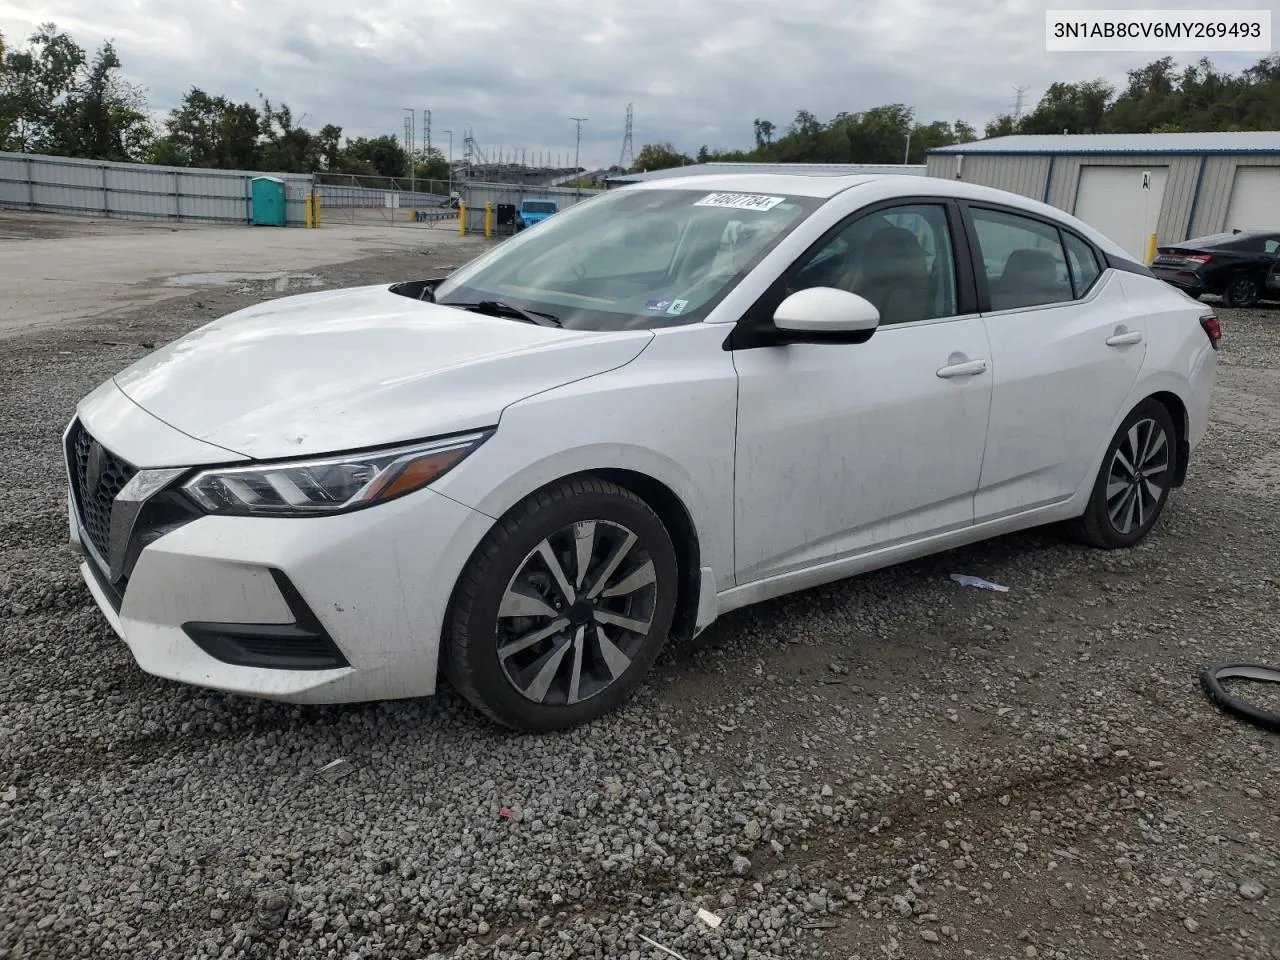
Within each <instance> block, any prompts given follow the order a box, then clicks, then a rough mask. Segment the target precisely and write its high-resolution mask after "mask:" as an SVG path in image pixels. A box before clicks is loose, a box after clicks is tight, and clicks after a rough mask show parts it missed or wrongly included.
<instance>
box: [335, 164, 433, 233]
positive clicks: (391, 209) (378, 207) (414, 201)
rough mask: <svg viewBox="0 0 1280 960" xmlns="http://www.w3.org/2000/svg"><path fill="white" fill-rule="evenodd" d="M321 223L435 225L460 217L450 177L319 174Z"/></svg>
mask: <svg viewBox="0 0 1280 960" xmlns="http://www.w3.org/2000/svg"><path fill="white" fill-rule="evenodd" d="M316 179H317V181H318V182H317V184H316V185H315V188H314V189H315V191H316V193H317V194H318V195H319V197H320V223H321V225H323V224H324V223H326V222H328V223H335V222H336V223H383V224H393V225H403V226H431V225H434V224H438V223H442V222H444V221H448V220H453V221H456V220H457V216H458V211H457V210H456V209H455V208H454V207H453V206H452V204H451V202H450V197H449V194H450V184H449V182H448V181H446V180H416V181H414V180H410V179H409V178H403V179H397V178H392V177H365V176H357V175H349V174H319V175H318V176H317V177H316Z"/></svg>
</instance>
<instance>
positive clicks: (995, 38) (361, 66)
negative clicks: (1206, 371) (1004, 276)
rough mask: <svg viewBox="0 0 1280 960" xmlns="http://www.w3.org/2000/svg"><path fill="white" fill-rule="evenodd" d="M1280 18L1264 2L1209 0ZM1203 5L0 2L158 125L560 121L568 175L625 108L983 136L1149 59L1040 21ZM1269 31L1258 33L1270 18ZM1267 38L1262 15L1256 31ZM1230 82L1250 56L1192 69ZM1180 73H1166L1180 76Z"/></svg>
mask: <svg viewBox="0 0 1280 960" xmlns="http://www.w3.org/2000/svg"><path fill="white" fill-rule="evenodd" d="M1216 5H1217V6H1226V5H1229V6H1231V7H1232V8H1237V9H1240V8H1258V9H1271V10H1273V11H1274V10H1276V9H1280V2H1275V0H1273V2H1269V3H1268V2H1264V0H1231V2H1230V3H1229V4H1226V3H1223V0H1217V4H1216ZM1214 6H1215V3H1212V2H1210V0H1199V2H1197V0H1190V2H1184V0H1159V2H1152V3H1134V2H1125V0H1106V2H1101V3H1099V2H1094V0H1065V2H1045V0H643V2H641V0H573V2H571V0H361V2H359V3H355V2H351V0H0V32H3V33H4V34H5V35H6V37H7V38H8V39H9V41H10V43H14V42H16V41H19V40H21V38H23V37H25V36H26V35H28V34H30V33H31V31H32V30H33V29H34V28H35V27H36V25H37V24H38V23H41V22H47V21H53V22H54V23H56V24H57V25H58V26H59V27H61V28H62V29H64V30H66V31H68V32H69V33H71V34H72V35H73V36H74V37H75V38H76V40H77V41H78V42H79V43H80V44H81V45H82V46H84V47H86V48H90V49H92V48H93V47H96V46H97V45H98V44H99V43H101V42H102V41H103V40H105V39H107V38H111V39H114V41H115V43H116V47H117V50H118V52H119V54H120V56H121V59H122V60H123V61H124V66H125V70H126V73H127V75H128V76H129V78H130V79H131V80H133V81H134V82H136V83H139V84H141V85H143V86H144V87H145V88H146V89H147V91H148V95H149V99H150V102H151V105H152V107H153V108H155V109H158V110H161V111H165V110H167V109H168V108H169V107H171V106H173V105H174V104H175V103H176V102H177V101H178V99H179V98H180V97H181V96H182V93H183V92H184V91H185V90H186V89H187V88H188V87H190V86H191V85H193V84H194V85H196V86H200V87H202V88H203V89H205V90H206V91H207V92H210V93H221V94H224V95H226V96H229V97H232V98H234V99H236V100H251V101H256V100H257V95H256V91H257V90H262V91H263V92H264V93H265V94H266V95H267V96H268V97H270V98H271V99H272V100H273V101H275V102H280V101H283V102H286V103H288V104H289V106H290V107H291V108H292V109H293V112H294V117H295V120H296V119H298V118H305V119H304V121H303V125H305V126H307V127H310V128H313V129H314V128H317V127H319V126H321V125H322V124H324V123H335V124H338V125H339V126H341V127H342V128H343V130H344V132H345V133H346V134H347V135H351V136H358V135H376V134H380V133H394V134H396V135H400V134H401V133H402V131H403V126H404V123H403V117H404V112H405V108H412V109H414V110H415V111H416V112H417V116H418V118H419V121H418V122H419V124H420V123H421V112H422V111H423V110H424V109H430V110H431V112H432V133H433V136H432V141H433V143H434V144H436V145H438V146H440V147H442V148H444V149H447V145H448V139H449V138H448V136H447V135H446V134H445V133H444V131H445V130H448V129H452V130H453V132H454V133H453V143H454V151H455V155H456V156H459V157H460V156H461V153H462V137H463V131H464V130H467V129H470V130H472V131H473V135H474V136H475V138H476V140H477V141H478V143H479V144H480V145H481V147H483V148H485V149H487V150H489V151H491V152H495V153H496V150H497V148H498V147H499V145H501V146H502V147H503V148H504V150H510V149H511V148H513V147H520V148H524V149H525V150H527V151H528V155H529V157H530V158H532V157H533V155H534V154H535V153H537V152H539V151H559V152H560V154H561V155H562V156H564V157H566V158H568V160H569V161H571V159H572V151H573V149H574V123H573V121H572V120H570V119H569V118H570V117H586V118H587V121H586V123H585V124H584V125H583V131H582V162H583V165H584V166H595V165H602V166H603V165H608V164H610V163H616V162H617V160H618V154H619V150H620V148H621V145H622V134H623V120H624V115H625V111H626V106H627V104H628V103H629V102H634V104H635V138H634V139H635V149H636V150H637V151H638V150H639V149H640V146H641V145H642V144H643V143H645V142H649V141H664V140H670V141H672V142H673V143H675V144H676V145H677V146H678V147H680V148H681V149H683V150H685V151H688V152H693V151H696V150H697V148H698V146H699V145H700V144H704V143H705V144H708V145H709V146H712V147H716V146H720V147H725V148H732V147H744V146H749V145H750V141H751V137H752V119H753V118H755V117H763V118H766V119H770V120H772V121H773V122H774V123H775V124H777V125H778V126H779V127H780V128H781V127H785V126H786V124H787V123H788V122H790V120H791V118H792V117H794V115H795V113H796V111H797V110H798V109H802V108H803V109H808V110H810V111H812V112H813V113H815V114H817V115H818V117H819V118H821V119H824V120H825V119H828V118H830V117H831V116H832V115H834V114H836V113H838V112H840V111H842V110H847V111H849V112H856V111H859V110H865V109H867V108H868V107H872V106H875V105H877V104H882V103H890V102H903V103H906V104H909V105H911V106H914V107H915V109H916V116H917V119H920V120H925V121H928V120H933V119H946V120H954V119H957V118H959V119H964V120H967V121H969V122H970V123H972V124H974V125H975V126H977V127H978V128H979V130H981V128H982V125H983V124H984V123H985V122H986V121H987V119H989V118H990V117H991V116H993V115H995V114H997V113H1000V112H1003V111H1007V110H1009V109H1010V108H1011V106H1012V103H1013V98H1014V88H1015V87H1018V86H1023V87H1026V88H1028V94H1027V96H1028V98H1029V103H1030V104H1034V102H1035V100H1036V99H1037V98H1038V97H1039V95H1040V93H1042V92H1043V90H1044V88H1045V87H1046V86H1047V85H1048V84H1049V83H1051V82H1053V81H1055V80H1071V81H1074V80H1087V79H1092V78H1094V77H1098V76H1103V77H1107V78H1109V79H1111V80H1112V81H1113V82H1116V83H1117V84H1120V83H1123V81H1124V77H1125V71H1126V70H1127V69H1130V68H1133V67H1136V66H1141V65H1142V64H1144V63H1147V62H1149V61H1150V60H1152V59H1155V58H1156V57H1157V56H1159V55H1160V54H1158V53H1151V54H1146V53H1137V54H1100V53H1057V54H1047V53H1046V52H1045V42H1044V36H1045V25H1044V24H1045V20H1044V13H1045V10H1046V9H1049V8H1054V9H1057V8H1062V7H1069V8H1073V9H1082V8H1117V7H1126V8H1144V7H1145V8H1152V7H1154V8H1158V9H1164V10H1171V9H1177V8H1185V9H1196V8H1204V7H1210V8H1212V7H1214ZM1273 16H1274V14H1273ZM1274 19H1275V21H1276V26H1277V29H1280V17H1274ZM1210 56H1211V58H1212V59H1213V60H1214V62H1215V63H1217V64H1218V65H1219V66H1220V67H1223V68H1226V69H1231V70H1238V69H1240V68H1242V67H1245V66H1248V65H1250V64H1251V63H1253V62H1255V61H1256V60H1257V59H1258V57H1259V56H1261V55H1260V54H1240V55H1228V54H1210ZM1194 57H1195V55H1194V54H1180V55H1179V58H1180V60H1181V62H1187V61H1189V60H1191V59H1193V58H1194Z"/></svg>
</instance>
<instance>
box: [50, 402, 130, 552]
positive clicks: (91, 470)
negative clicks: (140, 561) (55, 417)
mask: <svg viewBox="0 0 1280 960" xmlns="http://www.w3.org/2000/svg"><path fill="white" fill-rule="evenodd" d="M67 464H68V466H69V467H70V468H71V489H72V493H73V495H74V497H75V501H76V507H77V508H78V510H79V514H80V516H79V520H80V528H81V530H82V531H83V532H84V534H85V536H86V537H88V538H89V541H90V543H92V544H93V546H94V548H95V549H96V550H97V551H98V555H99V556H101V557H102V558H103V559H104V560H105V559H107V558H108V557H109V556H110V540H111V507H112V503H113V502H114V500H115V498H116V496H117V495H118V494H119V493H120V491H121V490H123V489H124V488H125V485H126V484H128V482H129V481H130V480H132V479H133V476H134V474H136V473H137V472H138V471H137V468H135V467H132V466H130V465H129V464H127V463H125V462H124V461H123V460H121V459H120V458H119V457H117V456H116V455H115V454H113V453H111V452H110V451H109V450H107V449H106V448H105V447H103V446H102V444H100V443H98V441H97V440H95V439H94V438H93V437H92V436H90V435H89V432H88V431H87V430H85V429H84V427H83V426H81V424H80V421H79V420H77V421H76V422H75V423H74V424H73V425H72V427H71V432H70V434H69V435H68V436H67Z"/></svg>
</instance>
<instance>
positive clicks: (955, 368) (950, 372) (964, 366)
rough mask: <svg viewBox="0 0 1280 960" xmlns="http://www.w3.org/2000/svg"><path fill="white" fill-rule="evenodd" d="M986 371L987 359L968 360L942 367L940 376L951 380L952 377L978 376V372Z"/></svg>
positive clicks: (939, 371) (939, 370) (939, 372)
mask: <svg viewBox="0 0 1280 960" xmlns="http://www.w3.org/2000/svg"><path fill="white" fill-rule="evenodd" d="M986 372H987V361H985V360H966V361H965V362H964V363H950V364H947V366H945V367H940V368H939V369H938V376H940V377H941V378H942V379H943V380H950V379H951V378H952V377H976V376H977V375H978V374H980V373H986Z"/></svg>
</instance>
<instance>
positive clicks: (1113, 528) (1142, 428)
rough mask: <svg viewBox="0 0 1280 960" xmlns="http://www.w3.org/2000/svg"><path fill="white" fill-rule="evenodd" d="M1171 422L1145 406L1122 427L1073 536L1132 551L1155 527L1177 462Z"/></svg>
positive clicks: (1149, 403) (1151, 403)
mask: <svg viewBox="0 0 1280 960" xmlns="http://www.w3.org/2000/svg"><path fill="white" fill-rule="evenodd" d="M1177 457H1178V444H1177V435H1176V433H1175V428H1174V425H1173V418H1172V417H1170V416H1169V411H1168V410H1167V409H1166V408H1165V406H1164V404H1162V403H1160V402H1159V401H1156V400H1144V401H1142V403H1140V404H1138V406H1137V407H1135V408H1134V409H1133V412H1132V413H1130V414H1129V416H1127V417H1126V418H1125V420H1124V423H1122V424H1120V429H1119V430H1117V431H1116V435H1115V437H1113V438H1112V440H1111V445H1110V446H1109V447H1108V448H1107V454H1106V456H1105V457H1104V458H1103V460H1102V469H1101V470H1099V471H1098V478H1097V480H1096V482H1095V483H1094V486H1093V493H1092V495H1091V496H1090V498H1089V505H1088V506H1087V507H1086V508H1085V512H1084V514H1083V516H1081V517H1080V519H1079V520H1077V521H1076V524H1075V528H1074V533H1075V534H1076V536H1077V537H1078V538H1079V539H1081V540H1083V541H1084V542H1085V543H1088V544H1091V545H1092V546H1095V547H1099V548H1101V549H1104V550H1113V549H1115V548H1117V547H1132V546H1134V545H1135V544H1137V543H1138V542H1140V541H1141V540H1142V539H1143V538H1145V537H1146V535H1147V534H1148V533H1150V532H1151V528H1152V527H1154V526H1155V525H1156V521H1157V520H1158V519H1159V518H1160V514H1161V513H1162V512H1163V511H1164V506H1165V503H1166V501H1167V500H1168V499H1169V491H1170V490H1171V489H1172V488H1173V478H1174V476H1175V475H1176V471H1177V467H1178V462H1177Z"/></svg>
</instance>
